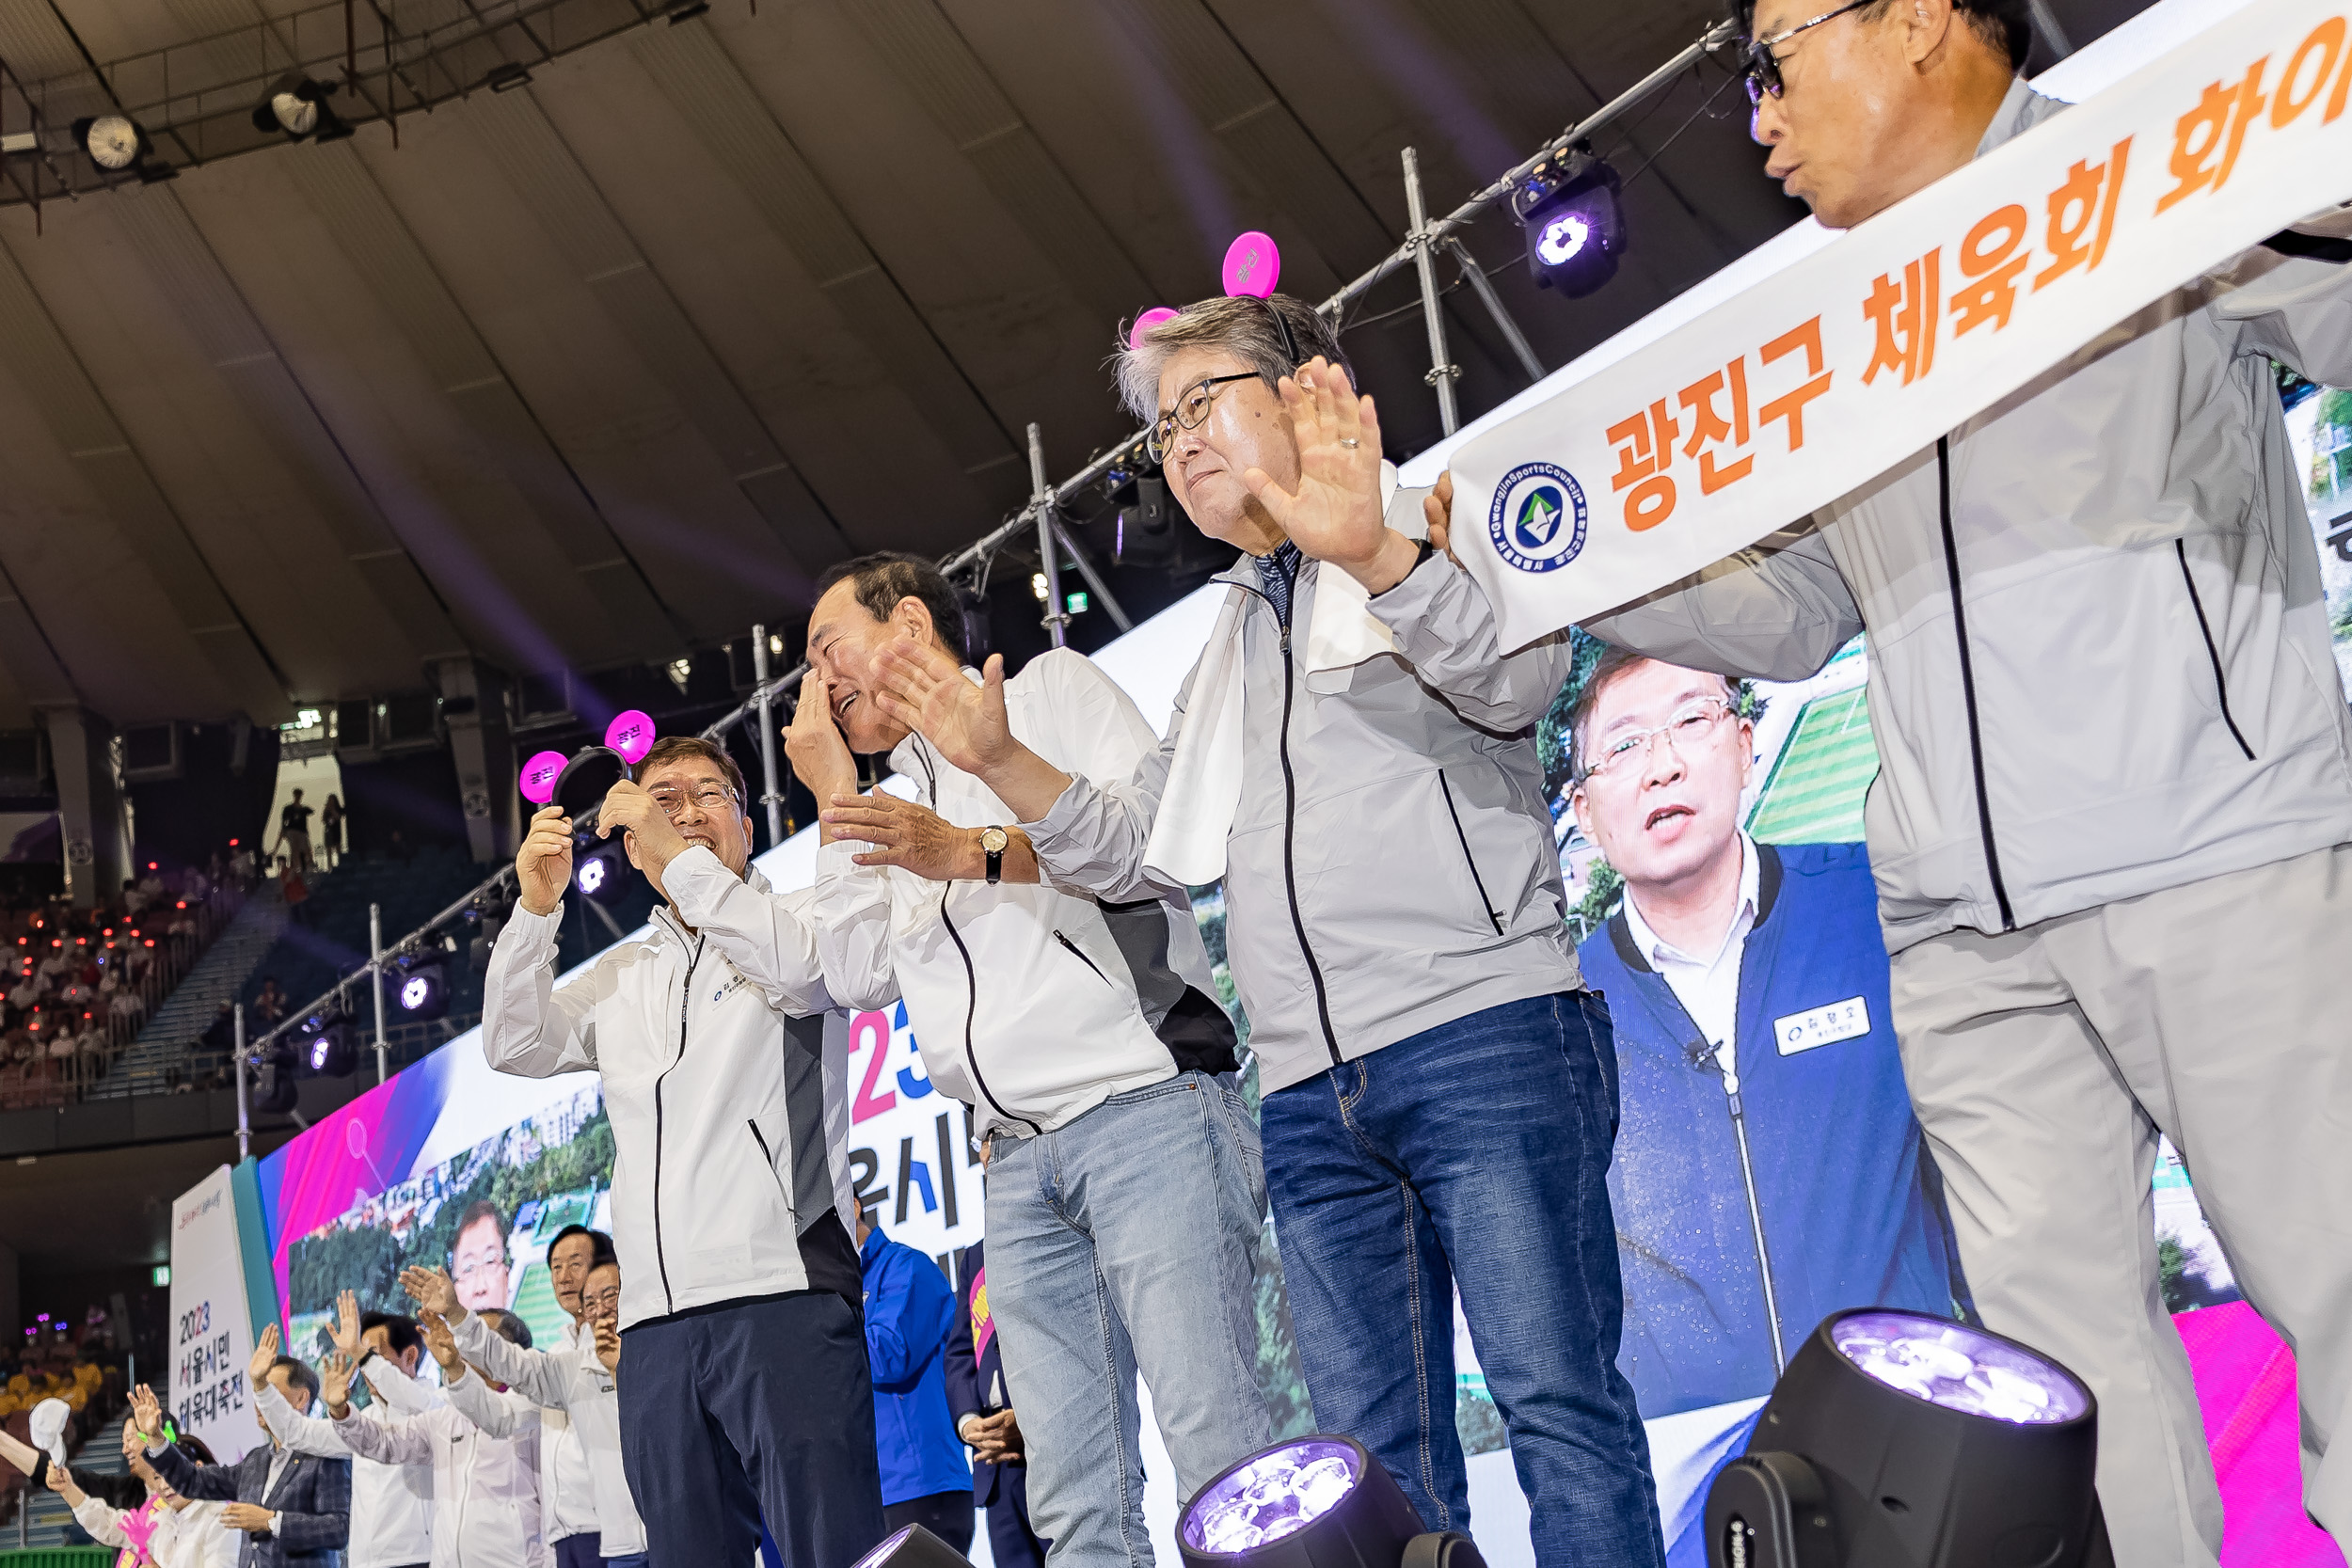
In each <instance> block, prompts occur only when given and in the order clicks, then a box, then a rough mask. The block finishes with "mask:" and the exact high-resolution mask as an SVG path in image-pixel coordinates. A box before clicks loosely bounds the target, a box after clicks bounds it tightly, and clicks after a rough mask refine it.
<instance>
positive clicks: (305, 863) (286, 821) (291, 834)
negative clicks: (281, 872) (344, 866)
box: [278, 789, 314, 871]
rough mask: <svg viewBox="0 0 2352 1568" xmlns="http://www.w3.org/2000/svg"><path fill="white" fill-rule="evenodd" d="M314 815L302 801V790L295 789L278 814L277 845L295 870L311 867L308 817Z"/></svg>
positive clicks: (288, 863)
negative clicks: (291, 797)
mask: <svg viewBox="0 0 2352 1568" xmlns="http://www.w3.org/2000/svg"><path fill="white" fill-rule="evenodd" d="M312 815H314V814H313V813H312V812H311V810H310V807H309V806H306V805H304V804H303V803H302V791H300V790H298V789H297V790H295V791H294V799H293V800H289V801H287V802H286V808H285V809H284V810H283V811H281V812H279V813H278V848H280V849H282V850H284V851H285V854H286V864H287V865H288V866H289V867H290V868H291V869H293V870H295V871H308V870H310V868H311V865H312V861H311V858H310V818H311V816H312Z"/></svg>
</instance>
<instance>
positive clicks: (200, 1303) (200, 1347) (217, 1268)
mask: <svg viewBox="0 0 2352 1568" xmlns="http://www.w3.org/2000/svg"><path fill="white" fill-rule="evenodd" d="M230 1180H231V1178H230V1169H229V1167H228V1166H227V1165H223V1166H221V1167H220V1168H219V1169H217V1170H215V1171H214V1172H213V1174H212V1175H210V1176H208V1177H206V1178H205V1179H204V1180H201V1181H199V1182H198V1183H197V1184H196V1185H195V1186H193V1187H191V1188H189V1189H188V1190H187V1191H186V1192H184V1193H183V1194H181V1195H180V1196H179V1197H178V1198H177V1199H175V1200H174V1201H173V1203H172V1206H171V1371H170V1387H169V1390H168V1392H167V1395H166V1400H165V1406H166V1409H167V1411H168V1412H169V1413H170V1416H171V1418H172V1420H173V1421H174V1422H176V1423H177V1424H178V1426H179V1428H180V1430H181V1431H182V1432H184V1433H193V1434H195V1435H196V1436H198V1437H200V1438H202V1439H203V1440H204V1444H205V1446H206V1447H207V1448H209V1449H212V1450H213V1452H214V1454H215V1456H217V1457H218V1458H219V1460H220V1461H221V1463H223V1464H225V1465H226V1464H234V1463H235V1462H236V1461H237V1459H239V1458H240V1457H242V1456H243V1455H244V1453H245V1452H246V1449H250V1448H252V1447H253V1446H254V1445H255V1444H256V1443H258V1442H260V1441H261V1440H262V1433H261V1428H260V1427H259V1426H258V1425H257V1424H256V1423H255V1421H254V1418H253V1396H252V1392H251V1387H250V1386H249V1385H248V1384H247V1383H246V1364H247V1363H249V1362H250V1361H251V1360H252V1359H253V1316H252V1313H251V1312H250V1311H249V1310H247V1307H246V1292H245V1266H244V1253H243V1251H242V1249H241V1248H240V1247H239V1246H238V1243H237V1212H236V1201H235V1198H234V1196H233V1195H232V1193H231V1191H230Z"/></svg>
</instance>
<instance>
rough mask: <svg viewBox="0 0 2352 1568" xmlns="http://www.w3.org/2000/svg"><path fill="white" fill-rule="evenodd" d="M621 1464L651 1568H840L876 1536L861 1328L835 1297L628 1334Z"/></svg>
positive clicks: (704, 1312)
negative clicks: (755, 1565) (756, 1564)
mask: <svg viewBox="0 0 2352 1568" xmlns="http://www.w3.org/2000/svg"><path fill="white" fill-rule="evenodd" d="M615 1381H616V1382H617V1383H618V1385H619V1387H620V1399H621V1462H622V1465H623V1466H624V1467H625V1468H626V1469H627V1471H628V1487H629V1491H630V1492H631V1493H632V1494H633V1495H634V1496H635V1497H636V1499H637V1512H638V1513H639V1515H640V1516H642V1517H643V1518H644V1521H645V1546H646V1555H647V1556H648V1557H650V1558H651V1559H652V1561H653V1568H701V1565H703V1564H706V1563H716V1562H749V1561H750V1560H752V1559H753V1558H754V1557H755V1555H756V1554H757V1553H758V1551H759V1533H760V1530H759V1527H760V1521H761V1518H762V1517H763V1515H764V1516H765V1518H766V1520H767V1522H768V1527H769V1530H770V1533H771V1534H772V1535H773V1536H774V1538H775V1542H776V1545H777V1548H778V1550H779V1551H780V1552H781V1554H782V1556H783V1560H784V1564H785V1568H850V1564H851V1563H853V1562H855V1561H856V1560H858V1559H859V1558H860V1557H862V1556H864V1555H865V1554H866V1550H867V1549H868V1548H870V1547H871V1546H873V1545H874V1544H875V1543H876V1542H878V1541H880V1540H881V1539H882V1474H881V1469H880V1465H879V1464H878V1462H877V1460H876V1457H875V1448H874V1387H873V1384H872V1381H871V1379H870V1376H869V1374H868V1372H867V1370H866V1329H865V1325H864V1324H863V1323H860V1322H859V1320H858V1314H857V1313H856V1312H855V1311H854V1310H852V1309H851V1307H850V1304H849V1303H848V1302H846V1301H844V1300H843V1299H842V1298H841V1297H840V1296H838V1295H836V1294H834V1292H833V1291H799V1292H796V1293H794V1294H791V1295H784V1296H764V1297H760V1298H758V1299H756V1300H752V1301H738V1302H722V1303H719V1304H717V1305H715V1306H711V1307H696V1308H692V1309H690V1310H688V1311H684V1312H679V1313H675V1314H674V1315H673V1316H670V1317H667V1318H659V1319H656V1320H654V1321H653V1322H651V1323H638V1324H635V1325H634V1326H632V1327H630V1328H629V1329H628V1330H627V1331H625V1332H624V1333H623V1334H622V1336H621V1364H620V1370H619V1373H618V1375H617V1377H616V1379H615Z"/></svg>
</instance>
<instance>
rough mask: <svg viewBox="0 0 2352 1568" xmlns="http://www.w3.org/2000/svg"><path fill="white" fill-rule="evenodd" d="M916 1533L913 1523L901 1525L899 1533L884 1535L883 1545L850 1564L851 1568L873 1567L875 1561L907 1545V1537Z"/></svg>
mask: <svg viewBox="0 0 2352 1568" xmlns="http://www.w3.org/2000/svg"><path fill="white" fill-rule="evenodd" d="M913 1534H914V1526H913V1525H902V1526H900V1527H899V1528H898V1531H897V1533H895V1534H892V1535H887V1536H884V1537H883V1538H882V1544H881V1545H879V1546H877V1547H875V1548H874V1549H873V1550H872V1551H870V1552H867V1553H866V1555H865V1556H864V1557H862V1558H859V1559H858V1560H857V1561H856V1562H854V1563H852V1564H851V1565H850V1568H873V1565H874V1564H875V1563H877V1562H880V1561H881V1560H882V1559H884V1558H886V1557H888V1556H889V1555H890V1554H891V1553H893V1552H895V1551H897V1550H898V1548H899V1547H901V1546H903V1545H905V1544H906V1541H907V1537H908V1536H910V1535H913Z"/></svg>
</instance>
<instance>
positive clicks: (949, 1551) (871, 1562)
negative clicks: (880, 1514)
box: [850, 1525, 972, 1568]
mask: <svg viewBox="0 0 2352 1568" xmlns="http://www.w3.org/2000/svg"><path fill="white" fill-rule="evenodd" d="M884 1563H887V1564H889V1568H972V1563H971V1560H970V1559H969V1558H967V1557H965V1556H964V1555H963V1554H962V1553H961V1552H959V1551H957V1550H956V1549H955V1548H954V1547H953V1546H950V1545H949V1544H947V1543H946V1542H945V1541H942V1540H941V1539H940V1538H939V1537H938V1536H936V1535H933V1534H932V1533H931V1532H930V1530H927V1529H925V1528H923V1527H922V1526H920V1525H905V1526H901V1527H900V1528H898V1530H896V1531H894V1532H893V1533H891V1534H889V1535H886V1536H884V1537H882V1544H881V1545H879V1546H876V1547H875V1548H874V1549H873V1550H872V1551H870V1552H867V1553H866V1555H865V1556H864V1557H862V1558H859V1559H858V1560H857V1561H856V1562H854V1563H852V1564H850V1568H882V1565H883V1564H884Z"/></svg>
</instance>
